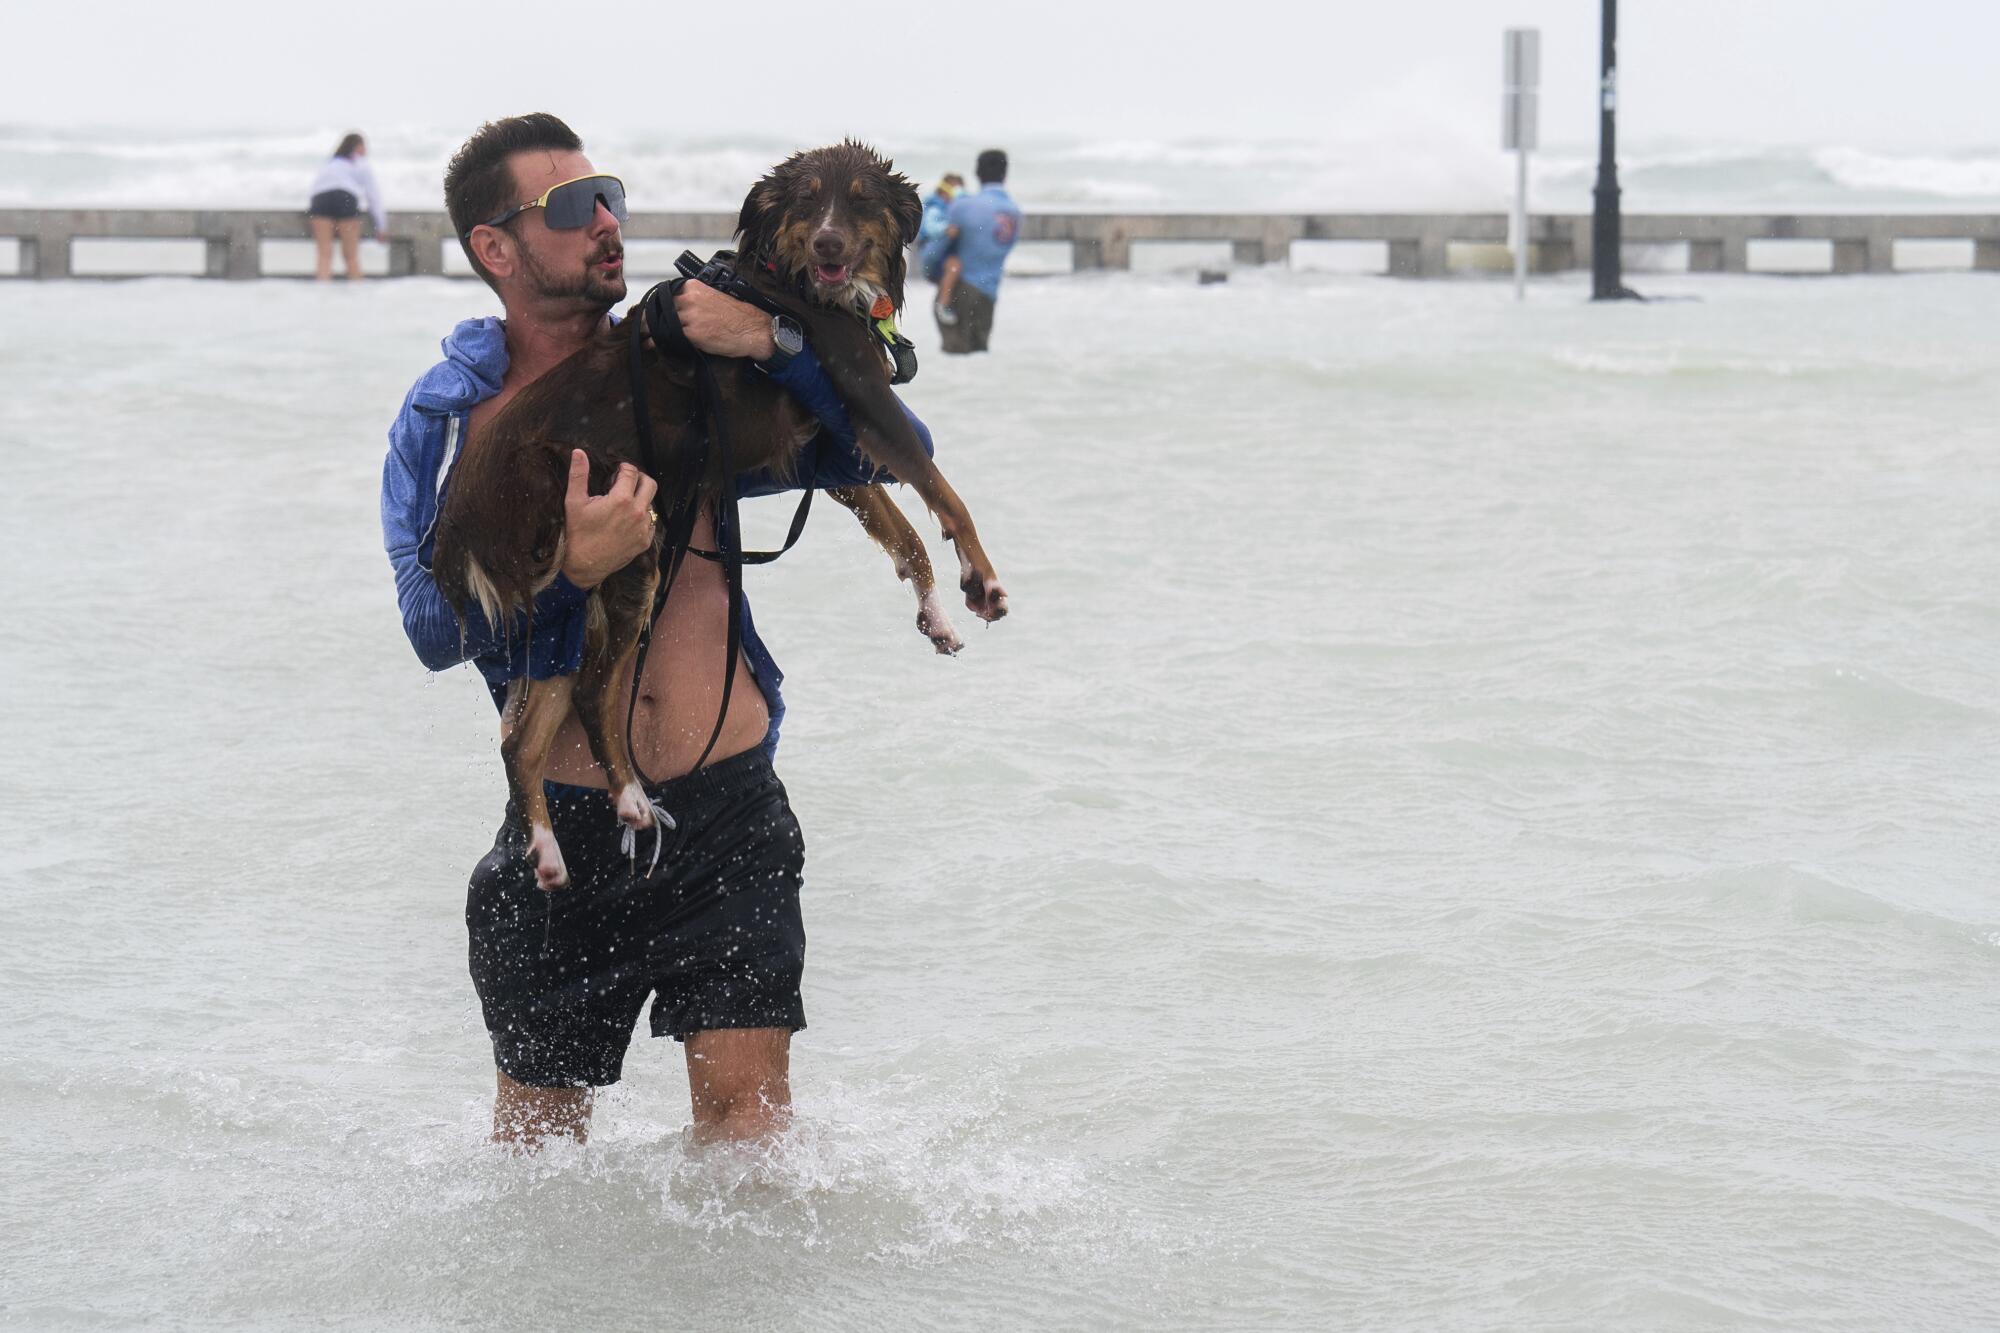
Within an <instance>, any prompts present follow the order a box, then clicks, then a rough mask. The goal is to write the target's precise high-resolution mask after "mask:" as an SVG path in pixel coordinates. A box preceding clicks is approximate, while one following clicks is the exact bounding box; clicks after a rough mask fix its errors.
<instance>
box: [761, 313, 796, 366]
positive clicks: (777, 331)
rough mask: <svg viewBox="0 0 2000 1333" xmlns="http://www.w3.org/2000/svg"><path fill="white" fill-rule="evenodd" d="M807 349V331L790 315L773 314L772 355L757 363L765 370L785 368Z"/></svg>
mask: <svg viewBox="0 0 2000 1333" xmlns="http://www.w3.org/2000/svg"><path fill="white" fill-rule="evenodd" d="M805 349H806V331H805V330H804V329H802V328H800V327H799V322H798V321H797V320H795V319H793V318H792V317H791V316H790V315H773V316H771V355H770V356H769V357H768V358H766V359H765V360H763V361H759V362H758V363H757V368H758V369H759V370H763V371H774V370H783V369H784V368H785V367H786V366H788V365H790V364H791V361H792V358H793V357H795V356H797V355H798V354H799V353H800V352H803V351H804V350H805Z"/></svg>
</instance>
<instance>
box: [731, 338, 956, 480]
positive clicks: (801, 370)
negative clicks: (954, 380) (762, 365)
mask: <svg viewBox="0 0 2000 1333" xmlns="http://www.w3.org/2000/svg"><path fill="white" fill-rule="evenodd" d="M768 373H769V374H770V377H771V382H772V383H773V384H776V385H777V386H778V387H780V388H782V389H783V390H784V391H785V392H786V393H789V394H790V395H792V397H794V398H796V399H798V400H799V402H800V403H801V404H803V405H804V406H805V407H806V408H807V409H808V410H810V411H811V412H812V414H813V415H814V416H816V417H818V418H819V420H820V431H819V433H818V434H817V435H815V436H813V437H812V439H810V440H808V441H807V442H806V446H805V448H804V449H803V450H802V451H801V452H800V454H799V466H798V480H797V481H796V482H792V483H789V484H788V483H785V482H781V481H779V480H778V479H777V478H776V477H775V476H773V475H772V473H771V471H770V470H769V469H766V470H764V471H761V472H752V473H746V474H744V476H743V477H742V478H741V479H740V480H739V481H738V483H737V486H738V491H737V493H738V494H739V495H744V496H752V495H775V494H776V493H777V492H779V491H786V490H799V489H804V488H806V487H810V488H812V489H814V490H827V489H830V488H833V487H836V486H867V485H870V484H872V483H874V482H878V481H880V482H893V481H896V480H897V478H896V476H895V475H894V474H893V473H891V472H890V471H889V470H888V469H887V468H878V467H876V466H875V465H874V464H873V463H870V462H869V461H868V459H867V458H866V457H865V456H864V455H863V454H862V452H861V450H860V448H859V447H858V446H857V445H856V444H855V440H854V423H853V421H852V420H851V419H849V417H848V415H847V405H846V404H845V403H843V402H841V401H840V395H839V394H838V393H836V392H835V391H834V387H833V381H831V380H829V379H828V378H827V377H826V368H825V367H823V366H821V365H820V363H819V357H818V356H816V355H815V354H814V353H813V349H812V344H810V343H808V344H806V346H805V347H804V348H802V349H800V351H799V354H798V355H797V356H794V357H793V358H792V359H791V360H790V361H789V362H787V363H786V364H785V366H784V368H783V369H781V370H774V371H770V372H768ZM897 405H898V406H900V407H902V409H903V415H904V416H906V417H908V418H909V420H910V425H912V426H913V427H915V428H916V432H917V438H918V439H919V440H921V441H922V442H923V446H924V452H925V453H926V454H929V455H931V456H933V457H935V456H936V454H937V447H936V446H935V445H934V444H933V443H932V441H931V432H930V428H929V427H927V426H925V425H924V423H923V422H922V421H920V420H918V419H917V414H916V413H915V412H912V411H911V410H910V409H909V407H908V405H907V404H904V403H902V402H900V400H899V401H898V404H897Z"/></svg>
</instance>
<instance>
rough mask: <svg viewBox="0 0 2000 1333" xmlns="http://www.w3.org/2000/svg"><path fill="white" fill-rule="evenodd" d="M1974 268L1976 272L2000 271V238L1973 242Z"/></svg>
mask: <svg viewBox="0 0 2000 1333" xmlns="http://www.w3.org/2000/svg"><path fill="white" fill-rule="evenodd" d="M1972 269H1973V272H1975V273H2000V240H1994V241H1974V242H1973V243H1972Z"/></svg>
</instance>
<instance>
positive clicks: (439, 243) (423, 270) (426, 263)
mask: <svg viewBox="0 0 2000 1333" xmlns="http://www.w3.org/2000/svg"><path fill="white" fill-rule="evenodd" d="M448 234H449V233H447V232H446V231H445V230H443V229H442V228H438V227H424V228H418V229H417V230H415V231H414V232H412V233H411V236H410V272H411V273H412V274H413V275H414V276H416V277H419V278H442V277H443V276H444V243H445V239H446V237H447V235H448Z"/></svg>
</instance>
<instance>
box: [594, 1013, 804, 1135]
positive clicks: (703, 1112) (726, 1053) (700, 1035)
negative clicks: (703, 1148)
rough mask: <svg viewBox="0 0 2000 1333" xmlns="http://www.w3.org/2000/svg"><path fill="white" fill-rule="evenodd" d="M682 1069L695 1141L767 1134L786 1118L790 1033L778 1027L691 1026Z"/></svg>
mask: <svg viewBox="0 0 2000 1333" xmlns="http://www.w3.org/2000/svg"><path fill="white" fill-rule="evenodd" d="M687 1070H688V1100H689V1101H690V1102H691V1103H692V1104H693V1108H694V1138H695V1142H697V1143H723V1142H738V1143H740V1142H746V1141H749V1140H753V1139H768V1138H773V1137H775V1136H777V1135H778V1134H780V1133H782V1132H783V1131H784V1129H785V1127H786V1126H787V1125H789V1124H790V1123H791V1120H792V1078H791V1071H792V1034H791V1033H790V1032H788V1031H786V1030H785V1029H784V1028H721V1029H718V1030H716V1031H714V1032H697V1033H695V1034H694V1035H692V1036H690V1037H689V1038H688V1039H687ZM585 1114H586V1115H588V1111H587V1110H586V1112H585Z"/></svg>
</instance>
